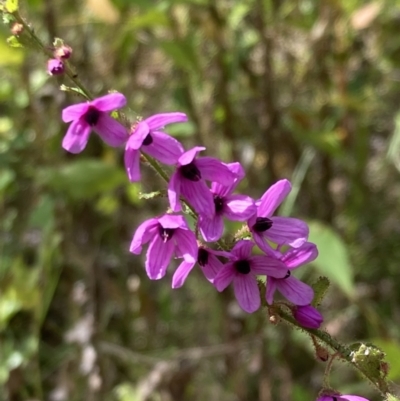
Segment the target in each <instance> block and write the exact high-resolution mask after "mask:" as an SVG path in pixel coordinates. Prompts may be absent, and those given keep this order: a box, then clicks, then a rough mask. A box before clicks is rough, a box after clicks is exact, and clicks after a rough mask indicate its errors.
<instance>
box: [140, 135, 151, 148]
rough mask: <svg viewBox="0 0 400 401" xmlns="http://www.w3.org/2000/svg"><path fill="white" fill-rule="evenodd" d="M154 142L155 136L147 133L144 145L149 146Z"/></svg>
mask: <svg viewBox="0 0 400 401" xmlns="http://www.w3.org/2000/svg"><path fill="white" fill-rule="evenodd" d="M152 143H153V137H152V136H151V135H150V134H147V136H146V138H144V141H143V142H142V145H144V146H149V145H151V144H152Z"/></svg>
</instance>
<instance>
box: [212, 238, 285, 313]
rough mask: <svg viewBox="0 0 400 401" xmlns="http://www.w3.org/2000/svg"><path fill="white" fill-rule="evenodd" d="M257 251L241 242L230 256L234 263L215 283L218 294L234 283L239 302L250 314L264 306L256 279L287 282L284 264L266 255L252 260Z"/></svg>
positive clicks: (227, 265)
mask: <svg viewBox="0 0 400 401" xmlns="http://www.w3.org/2000/svg"><path fill="white" fill-rule="evenodd" d="M253 247H254V243H253V241H248V240H240V241H238V242H237V243H236V244H235V246H234V247H233V249H232V250H231V252H230V255H229V259H230V261H229V262H228V263H227V264H225V265H224V267H223V268H222V269H221V270H220V271H219V273H218V274H217V276H216V277H215V279H214V286H215V287H216V288H217V290H218V291H223V290H224V289H225V288H226V287H228V285H229V284H230V283H231V282H232V281H233V289H234V292H235V296H236V299H237V301H238V303H239V305H240V306H241V307H242V308H243V309H244V310H245V311H246V312H248V313H252V312H254V311H256V310H257V309H258V308H259V307H260V305H261V301H260V292H259V290H258V285H257V278H256V275H263V276H266V275H267V276H272V277H275V278H283V277H284V276H285V274H286V271H287V269H286V267H285V265H284V264H283V263H282V262H281V261H280V260H277V259H275V258H272V257H270V256H266V255H255V256H251V251H252V249H253Z"/></svg>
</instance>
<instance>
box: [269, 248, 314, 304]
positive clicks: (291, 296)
mask: <svg viewBox="0 0 400 401" xmlns="http://www.w3.org/2000/svg"><path fill="white" fill-rule="evenodd" d="M317 256H318V250H317V247H316V245H315V244H312V243H311V242H306V243H305V244H303V245H302V246H301V247H300V248H292V249H290V250H288V251H287V252H285V253H284V254H283V255H281V256H280V257H279V260H280V261H281V262H282V263H283V264H284V266H285V267H286V270H287V274H286V275H285V277H284V278H280V279H276V278H274V277H268V283H267V291H266V294H265V296H266V299H267V302H268V303H269V304H272V302H273V298H274V293H275V291H276V290H279V292H280V293H281V294H282V295H284V296H285V297H286V298H287V299H288V300H289V301H290V302H293V303H294V304H295V305H308V304H309V303H310V302H311V301H312V299H313V298H314V290H313V289H312V288H311V287H310V286H309V285H307V284H305V283H303V282H302V281H300V280H299V279H297V278H296V277H293V276H292V275H291V270H295V269H297V268H299V267H300V266H302V265H304V264H306V263H309V262H311V261H313V260H314V259H315V258H316V257H317Z"/></svg>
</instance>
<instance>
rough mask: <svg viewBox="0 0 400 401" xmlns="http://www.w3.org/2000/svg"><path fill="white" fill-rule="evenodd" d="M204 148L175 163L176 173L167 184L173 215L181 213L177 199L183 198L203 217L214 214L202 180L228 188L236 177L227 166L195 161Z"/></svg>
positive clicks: (204, 159) (211, 160)
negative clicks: (181, 196) (176, 164)
mask: <svg viewBox="0 0 400 401" xmlns="http://www.w3.org/2000/svg"><path fill="white" fill-rule="evenodd" d="M204 149H205V148H204V147H202V146H196V147H194V148H192V149H190V150H188V151H187V152H185V153H183V154H182V155H181V156H180V157H179V159H178V166H177V169H176V171H175V172H174V173H173V174H172V176H171V179H170V181H169V184H168V198H169V203H170V205H171V209H172V210H173V211H174V212H179V211H180V210H181V204H180V201H179V196H180V195H181V194H182V195H183V196H184V197H185V198H186V199H187V200H188V201H189V202H190V203H191V205H192V206H193V207H194V209H195V210H196V211H197V212H198V213H200V214H203V215H206V216H210V217H212V216H213V215H214V213H215V206H214V199H213V196H212V194H211V192H210V190H209V189H208V187H207V185H206V183H205V181H204V180H209V181H215V182H218V183H220V184H223V185H231V184H232V183H233V181H234V180H235V178H236V175H235V174H234V173H233V172H232V171H230V170H229V168H228V166H227V165H226V164H224V163H222V162H221V161H220V160H218V159H214V158H212V157H199V158H197V159H196V158H195V157H196V155H197V153H199V152H201V151H202V150H204Z"/></svg>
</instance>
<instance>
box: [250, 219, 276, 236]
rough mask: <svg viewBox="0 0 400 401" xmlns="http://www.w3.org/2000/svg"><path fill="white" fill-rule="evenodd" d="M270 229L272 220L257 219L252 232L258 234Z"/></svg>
mask: <svg viewBox="0 0 400 401" xmlns="http://www.w3.org/2000/svg"><path fill="white" fill-rule="evenodd" d="M271 227H272V220H271V219H269V218H268V217H257V219H256V223H255V224H254V226H253V230H254V231H257V232H259V233H263V232H264V231H267V230H269V229H270V228H271Z"/></svg>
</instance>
